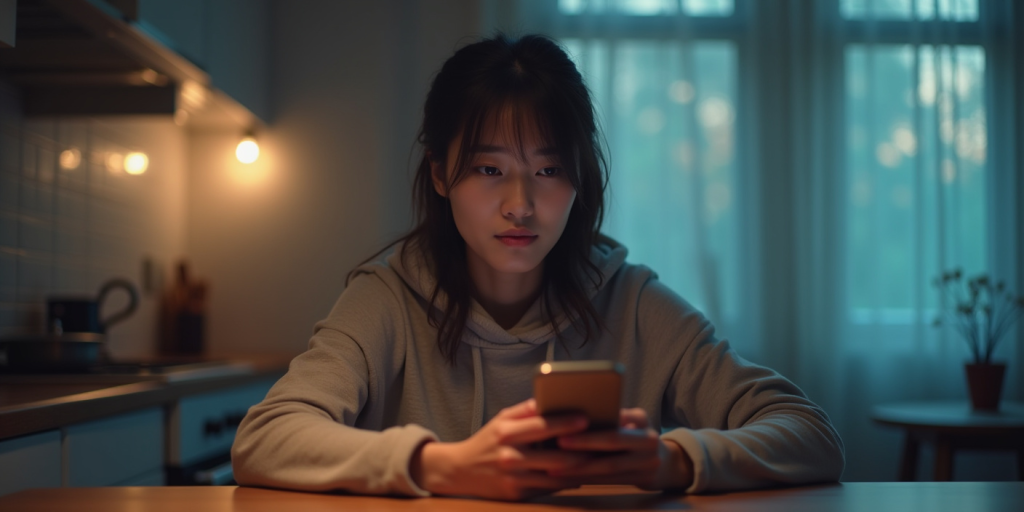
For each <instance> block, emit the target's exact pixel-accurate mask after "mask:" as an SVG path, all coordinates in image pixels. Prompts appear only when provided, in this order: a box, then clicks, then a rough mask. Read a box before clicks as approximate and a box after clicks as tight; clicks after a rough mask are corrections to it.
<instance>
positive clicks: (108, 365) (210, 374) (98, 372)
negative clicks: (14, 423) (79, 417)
mask: <svg viewBox="0 0 1024 512" xmlns="http://www.w3.org/2000/svg"><path fill="white" fill-rule="evenodd" d="M253 371H254V369H253V366H252V365H251V364H249V363H244V362H238V361H228V360H205V361H200V360H179V361H159V360H157V361H109V362H105V363H101V364H98V365H95V366H91V367H88V368H83V369H78V370H61V371H38V370H37V371H16V370H12V369H10V368H5V367H2V366H0V384H76V383H97V384H130V383H134V382H144V381H158V382H181V381H190V380H199V379H209V378H215V377H224V376H229V375H246V374H251V373H253Z"/></svg>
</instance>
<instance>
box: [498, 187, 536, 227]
mask: <svg viewBox="0 0 1024 512" xmlns="http://www.w3.org/2000/svg"><path fill="white" fill-rule="evenodd" d="M504 196H505V197H504V201H503V204H502V214H503V215H504V216H506V217H512V218H517V219H519V218H523V217H529V216H531V215H533V193H532V190H530V183H529V180H528V179H524V178H518V177H517V178H514V179H511V180H509V183H508V186H506V187H505V194H504Z"/></svg>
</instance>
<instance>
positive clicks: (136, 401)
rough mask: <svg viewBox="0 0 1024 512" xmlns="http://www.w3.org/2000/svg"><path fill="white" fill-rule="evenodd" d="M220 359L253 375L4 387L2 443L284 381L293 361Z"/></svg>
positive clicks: (0, 385)
mask: <svg viewBox="0 0 1024 512" xmlns="http://www.w3.org/2000/svg"><path fill="white" fill-rule="evenodd" d="M218 359H225V360H228V361H231V362H233V363H236V362H237V363H244V364H247V365H248V366H249V367H250V368H251V371H247V372H244V373H241V372H238V373H233V374H229V375H221V376H210V377H206V378H197V379H191V380H181V381H171V382H162V381H154V380H142V379H140V381H138V382H130V383H126V384H110V383H98V382H97V383H92V382H90V383H83V382H42V381H41V382H38V383H18V384H13V383H0V440H3V439H8V438H12V437H17V436H21V435H25V434H31V433H34V432H41V431H44V430H49V429H54V428H60V427H63V426H66V425H71V424H75V423H81V422H84V421H90V420H94V419H99V418H103V417H106V416H111V415H115V414H120V413H123V412H129V411H133V410H137V409H142V408H145V407H152V406H156V405H162V404H168V403H170V402H173V401H175V400H178V399H180V398H182V397H185V396H189V395H194V394H198V393H205V392H209V391H217V390H221V389H226V388H231V387H236V386H244V385H247V384H250V383H254V382H258V381H261V380H265V379H268V378H276V377H279V376H281V375H284V373H285V371H287V369H288V363H289V361H291V357H290V356H249V355H247V356H230V357H218ZM126 378H127V379H130V378H131V377H130V376H129V377H126Z"/></svg>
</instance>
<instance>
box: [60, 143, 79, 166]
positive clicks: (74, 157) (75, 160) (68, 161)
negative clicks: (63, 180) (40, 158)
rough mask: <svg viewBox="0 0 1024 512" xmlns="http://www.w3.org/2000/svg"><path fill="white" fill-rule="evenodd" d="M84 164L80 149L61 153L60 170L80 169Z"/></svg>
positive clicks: (70, 149)
mask: <svg viewBox="0 0 1024 512" xmlns="http://www.w3.org/2000/svg"><path fill="white" fill-rule="evenodd" d="M81 163H82V152H81V151H79V150H78V148H69V149H65V150H64V151H61V152H60V168H61V169H64V170H65V171H72V170H75V169H78V166H79V165H81Z"/></svg>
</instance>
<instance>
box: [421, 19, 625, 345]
mask: <svg viewBox="0 0 1024 512" xmlns="http://www.w3.org/2000/svg"><path fill="white" fill-rule="evenodd" d="M498 119H502V120H505V119H510V120H511V123H512V126H511V129H510V131H509V133H510V134H511V136H512V137H513V140H514V141H515V142H516V143H517V144H518V146H519V148H518V151H519V152H520V156H522V154H523V153H524V151H525V150H524V148H523V131H524V129H526V127H527V126H529V125H528V124H527V123H534V124H535V126H536V127H537V128H538V129H539V131H540V136H541V138H542V140H543V142H545V143H546V144H544V145H545V146H549V147H555V148H557V150H558V153H559V154H558V159H559V162H560V164H559V165H560V166H561V167H562V168H563V169H564V172H565V173H566V176H567V177H568V179H569V181H570V182H571V183H572V186H573V188H574V189H575V190H576V199H575V201H574V202H573V204H572V208H571V210H570V213H569V219H568V221H567V224H566V226H565V230H564V231H563V233H562V236H561V238H559V240H558V242H556V243H555V245H554V247H553V248H552V249H551V251H550V252H549V253H548V255H547V256H546V257H545V260H544V277H543V285H542V287H543V288H542V290H543V292H542V294H541V298H540V300H541V304H542V307H543V311H544V314H545V315H546V317H547V319H548V321H550V322H552V323H554V322H556V321H557V320H558V318H557V315H556V311H557V310H556V309H555V307H556V306H557V307H558V308H559V309H560V310H561V311H562V312H564V313H565V314H566V315H568V317H569V318H570V319H571V321H572V323H573V327H574V328H575V329H576V330H577V331H578V332H581V333H582V334H583V335H584V339H583V343H586V342H587V341H588V340H590V339H591V338H592V337H593V336H594V335H595V334H596V331H597V330H598V329H600V328H601V325H603V323H602V322H601V320H600V318H598V315H597V311H596V310H595V309H594V306H593V304H591V302H590V298H589V297H588V291H589V289H590V287H591V286H600V283H601V279H602V276H601V273H600V270H599V269H598V268H597V267H596V266H595V265H594V264H593V263H592V262H591V261H590V258H589V256H590V250H591V247H593V245H594V243H595V242H596V241H597V237H598V235H599V233H600V230H601V222H602V220H603V217H604V193H605V189H606V187H607V183H608V166H607V161H606V159H605V157H604V154H603V152H602V150H601V144H600V132H599V130H598V127H597V123H596V121H595V115H594V107H593V104H592V103H591V99H590V92H589V91H588V90H587V87H586V85H585V84H584V82H583V77H582V76H581V75H580V73H579V71H578V70H577V69H576V65H575V64H574V63H573V62H572V60H570V58H569V56H568V55H567V54H566V53H565V51H564V50H563V49H562V48H561V47H560V46H559V45H558V44H557V43H555V42H554V41H552V40H551V39H548V38H547V37H544V36H539V35H527V36H523V37H520V38H512V37H509V36H506V35H505V34H501V33H499V34H497V35H496V36H495V37H493V38H491V39H484V40H482V41H480V42H477V43H474V44H470V45H468V46H465V47H463V48H461V49H460V50H458V51H457V52H455V55H453V56H452V57H451V58H449V59H448V61H447V62H445V63H444V66H443V67H442V68H441V71H440V72H439V73H438V74H437V75H436V76H435V77H434V81H433V84H432V85H431V87H430V92H429V93H428V94H427V100H426V104H425V105H424V107H423V125H422V127H421V129H420V131H419V136H418V141H419V143H420V144H421V145H422V146H423V150H424V155H423V159H422V160H421V161H420V164H419V168H418V169H417V171H416V178H415V182H414V184H413V201H414V203H415V206H416V211H417V221H418V224H417V226H416V227H415V228H414V229H413V230H412V231H411V232H410V233H409V234H408V235H406V236H405V237H403V240H405V241H406V242H407V244H408V245H409V246H411V247H415V248H417V249H419V252H421V253H422V254H424V255H426V259H427V264H428V265H429V266H430V268H431V270H433V275H434V276H435V277H436V279H437V285H436V287H435V288H434V290H433V293H432V294H431V296H430V303H431V308H430V314H429V315H428V316H429V318H430V322H431V325H433V326H434V327H436V328H437V330H438V334H437V344H438V348H439V349H440V350H441V353H442V354H443V355H444V356H445V357H446V358H447V359H448V361H449V362H451V363H453V364H454V362H455V356H456V352H457V349H458V347H459V343H460V340H461V338H462V334H463V330H464V329H465V327H466V321H467V318H468V317H469V311H470V308H471V302H470V300H471V290H472V282H471V279H470V276H469V271H468V266H467V261H466V242H465V240H463V238H462V236H461V235H460V234H459V231H458V229H457V228H456V226H455V219H454V217H453V216H452V208H451V204H450V202H449V200H448V198H447V197H446V196H448V195H449V194H448V193H447V192H449V191H450V190H451V189H452V187H454V186H455V185H456V184H458V183H459V181H460V180H462V179H463V178H464V177H465V175H466V174H467V172H468V171H469V168H468V164H467V162H469V160H470V158H472V150H473V148H474V147H476V146H477V145H478V140H477V139H478V137H479V134H480V133H481V131H482V128H483V126H484V123H492V122H497V120H498ZM524 125H526V126H524ZM456 137H458V138H460V146H459V147H460V150H459V154H458V155H457V156H456V159H455V162H454V165H453V166H452V167H451V168H452V169H453V171H452V176H446V177H445V178H446V179H445V182H446V183H447V185H446V187H447V190H446V194H445V195H444V196H442V195H441V194H438V193H437V191H436V190H435V189H434V183H433V180H432V175H431V163H434V164H435V165H439V166H440V168H441V169H446V168H448V167H447V163H448V162H447V159H448V148H449V146H450V144H451V143H452V142H453V141H454V140H455V139H456ZM432 160H433V162H432ZM407 253H408V251H404V252H403V257H404V256H405V254H407ZM442 292H443V293H444V295H445V296H447V301H446V303H444V304H439V302H438V298H439V296H440V294H441V293H442ZM553 327H556V328H555V333H556V335H557V336H558V339H559V341H564V340H563V338H562V334H561V332H560V331H559V329H557V326H553Z"/></svg>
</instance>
